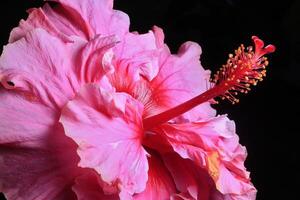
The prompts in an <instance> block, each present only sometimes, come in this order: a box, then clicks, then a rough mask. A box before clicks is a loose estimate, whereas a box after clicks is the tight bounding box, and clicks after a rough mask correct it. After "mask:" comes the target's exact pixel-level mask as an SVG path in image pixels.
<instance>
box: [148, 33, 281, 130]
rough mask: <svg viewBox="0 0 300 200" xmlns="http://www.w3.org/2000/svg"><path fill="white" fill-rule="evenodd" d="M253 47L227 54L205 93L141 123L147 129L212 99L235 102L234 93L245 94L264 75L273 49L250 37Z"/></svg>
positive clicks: (236, 101) (254, 37)
mask: <svg viewBox="0 0 300 200" xmlns="http://www.w3.org/2000/svg"><path fill="white" fill-rule="evenodd" d="M252 40H253V42H254V45H255V49H254V51H253V48H252V47H251V46H249V47H247V48H246V49H245V47H244V45H241V46H240V47H239V48H238V49H237V50H235V55H233V54H229V58H228V60H227V63H226V64H225V65H223V66H222V67H221V69H220V70H219V71H217V73H216V74H215V75H214V78H212V79H211V82H212V85H213V87H211V88H210V89H209V90H207V91H206V92H204V93H202V94H199V95H198V96H196V97H194V98H192V99H190V100H188V101H186V102H184V103H182V104H180V105H178V106H176V107H174V108H171V109H169V110H167V111H164V112H162V113H160V114H157V115H154V116H151V117H148V118H145V119H144V120H143V125H144V129H145V130H149V129H151V128H152V127H155V126H157V125H159V124H162V123H165V122H167V121H169V120H171V119H173V118H175V117H177V116H179V115H181V114H183V113H185V112H187V111H189V110H191V109H192V108H194V107H196V106H197V105H200V104H202V103H204V102H207V101H209V100H211V99H213V98H216V97H220V98H221V99H227V100H229V101H230V102H231V103H232V104H235V103H238V102H239V100H238V99H237V98H236V95H237V94H238V93H247V92H248V91H250V86H251V85H256V84H257V82H258V81H262V80H263V77H264V76H266V70H265V68H266V66H267V65H268V64H269V62H268V60H267V58H266V57H264V55H265V54H268V53H272V52H274V51H275V46H274V45H267V46H266V47H264V42H263V41H262V40H260V39H259V38H258V37H256V36H253V37H252Z"/></svg>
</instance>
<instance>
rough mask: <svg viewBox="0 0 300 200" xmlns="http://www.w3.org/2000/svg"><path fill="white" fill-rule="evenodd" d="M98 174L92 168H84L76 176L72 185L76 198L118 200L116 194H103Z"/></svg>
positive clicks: (81, 199) (79, 199)
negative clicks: (84, 169)
mask: <svg viewBox="0 0 300 200" xmlns="http://www.w3.org/2000/svg"><path fill="white" fill-rule="evenodd" d="M101 182H102V181H101V180H100V177H99V175H98V174H97V173H96V172H93V171H92V170H86V172H85V173H84V174H82V175H81V176H79V177H77V178H76V180H75V184H74V186H73V187H72V188H73V190H74V191H75V193H76V196H77V199H78V200H96V199H97V200H118V199H119V197H118V195H116V194H104V192H103V190H102V186H101Z"/></svg>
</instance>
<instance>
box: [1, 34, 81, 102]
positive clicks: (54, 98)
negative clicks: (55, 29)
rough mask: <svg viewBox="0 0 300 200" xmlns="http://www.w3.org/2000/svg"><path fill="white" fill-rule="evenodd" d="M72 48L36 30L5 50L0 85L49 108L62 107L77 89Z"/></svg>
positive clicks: (69, 44)
mask: <svg viewBox="0 0 300 200" xmlns="http://www.w3.org/2000/svg"><path fill="white" fill-rule="evenodd" d="M72 48H73V46H72V44H71V43H68V44H66V43H64V42H62V41H61V40H60V39H58V38H56V37H53V36H51V35H49V33H47V32H46V31H44V30H42V29H35V30H33V31H31V32H29V33H28V34H27V35H26V37H24V38H22V39H20V40H18V41H17V42H14V43H11V44H8V45H7V46H5V47H4V50H3V53H2V55H1V58H0V81H1V83H2V84H3V86H4V87H6V88H7V89H17V90H21V91H22V92H25V93H27V94H30V95H31V98H32V99H36V100H38V101H41V102H43V103H44V104H46V105H48V106H50V107H61V106H62V105H64V104H65V102H66V101H67V100H68V99H69V98H71V97H72V96H73V95H74V92H76V89H75V88H78V87H79V86H78V84H79V83H78V81H77V80H76V76H75V74H74V72H72V67H73V63H72V61H73V60H72V59H70V58H72V54H71V53H72V52H71V49H72ZM66 57H67V58H68V59H65V58H66ZM8 82H10V83H13V86H11V85H8V84H7V83H8Z"/></svg>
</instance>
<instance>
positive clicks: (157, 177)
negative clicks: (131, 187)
mask: <svg viewBox="0 0 300 200" xmlns="http://www.w3.org/2000/svg"><path fill="white" fill-rule="evenodd" d="M148 160H149V171H148V182H147V186H146V189H145V190H144V191H143V192H142V193H140V194H137V195H135V196H134V198H133V199H134V200H145V199H147V200H157V199H170V197H172V196H174V194H176V188H175V185H174V181H173V179H172V177H171V175H170V173H169V171H168V170H167V169H166V167H165V166H164V163H163V162H162V160H161V158H160V157H159V155H157V154H154V153H152V154H151V157H149V158H148Z"/></svg>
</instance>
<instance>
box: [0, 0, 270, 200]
mask: <svg viewBox="0 0 300 200" xmlns="http://www.w3.org/2000/svg"><path fill="white" fill-rule="evenodd" d="M52 2H55V3H56V4H55V5H53V6H52V7H51V6H49V5H48V4H45V6H44V7H43V8H37V9H31V10H30V11H29V17H28V19H27V20H26V21H24V20H22V21H21V22H20V25H19V26H18V27H16V28H14V29H13V31H12V32H11V35H10V38H9V44H8V45H7V46H5V47H4V50H3V53H2V55H1V58H0V81H1V86H0V101H1V104H0V191H1V192H4V194H5V196H6V197H7V198H8V199H12V200H22V199H24V200H25V199H26V200H30V199H39V200H42V199H47V200H51V199H67V200H69V199H70V200H71V199H79V200H93V199H95V200H96V199H97V200H98V199H105V200H107V199H108V200H109V199H122V200H127V199H134V200H142V199H146V200H157V199H161V200H164V199H200V200H220V199H224V200H252V199H255V195H256V189H255V188H254V186H253V185H252V184H251V182H250V178H249V173H248V172H247V171H246V169H245V167H244V164H243V163H244V161H245V158H246V150H245V148H244V147H242V146H241V145H240V144H239V141H238V136H237V135H236V133H235V125H234V122H233V121H230V120H229V119H228V118H227V117H226V116H225V115H222V116H216V112H215V110H214V109H212V108H211V106H210V102H214V101H213V98H215V97H222V98H227V99H229V100H230V101H231V102H237V99H236V97H235V96H234V95H235V93H236V92H247V91H248V90H249V87H250V84H256V82H257V80H260V79H262V77H263V76H264V75H265V70H264V68H265V66H266V65H267V64H268V62H267V60H266V59H265V58H264V57H262V56H263V55H264V54H267V53H270V52H273V51H274V46H272V45H269V46H267V47H264V44H263V42H262V41H261V40H260V39H258V38H257V37H253V40H254V43H255V52H254V51H253V50H252V49H251V48H249V49H248V50H247V51H245V49H244V47H243V46H241V47H240V48H239V49H238V50H237V51H236V53H235V55H234V56H233V55H230V57H229V60H228V62H227V64H226V65H224V66H223V68H222V69H221V71H220V72H219V73H218V74H217V75H216V76H215V78H214V80H212V83H209V81H208V80H209V77H210V72H209V71H207V70H204V69H203V68H202V66H201V64H200V62H199V58H200V54H201V48H200V46H199V45H198V44H196V43H193V42H186V43H184V44H183V45H182V46H181V47H180V49H179V51H178V53H177V54H176V55H172V54H171V53H170V51H169V49H168V47H167V46H166V45H165V44H164V35H163V32H162V30H161V29H160V28H158V27H154V28H153V30H152V31H149V32H148V33H146V34H138V33H135V32H133V33H131V32H129V18H128V16H127V15H126V14H125V13H123V12H120V11H116V10H113V9H112V7H113V2H112V0H52ZM207 85H211V87H210V88H207ZM207 89H208V90H207Z"/></svg>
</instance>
